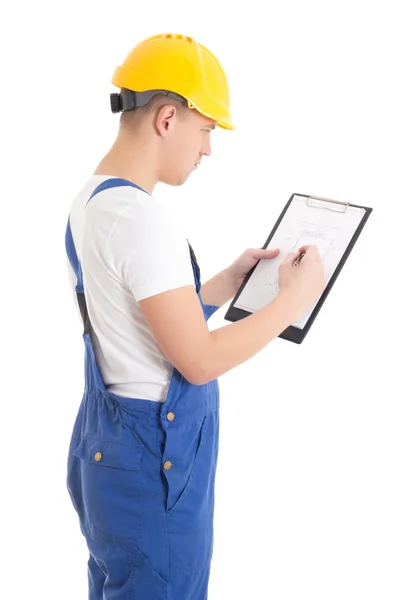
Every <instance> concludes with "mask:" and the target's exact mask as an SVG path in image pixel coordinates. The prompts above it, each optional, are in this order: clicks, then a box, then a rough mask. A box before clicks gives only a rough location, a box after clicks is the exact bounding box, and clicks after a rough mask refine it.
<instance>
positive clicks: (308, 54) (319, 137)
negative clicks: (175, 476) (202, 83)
mask: <svg viewBox="0 0 400 600" xmlns="http://www.w3.org/2000/svg"><path fill="white" fill-rule="evenodd" d="M396 4H397V3H396V2H385V1H382V0H381V1H380V2H366V1H363V2H355V1H351V0H347V1H346V2H342V1H338V0H336V1H335V2H323V1H318V2H317V1H315V2H312V1H310V0H305V1H303V2H294V1H293V2H289V1H280V2H277V1H276V2H273V3H272V2H265V3H258V2H257V3H256V2H255V1H254V0H249V1H247V2H238V3H237V5H236V6H234V3H233V2H228V1H226V0H224V1H221V2H216V1H213V2H207V1H206V0H203V1H202V2H198V3H193V2H178V1H176V0H174V1H173V0H170V1H168V0H164V1H162V2H161V0H160V1H159V0H151V2H134V1H132V0H131V1H129V2H127V1H125V0H119V1H118V2H115V3H113V2H110V0H108V1H107V2H103V1H99V0H97V1H87V0H81V2H79V3H78V2H73V1H70V2H67V3H64V4H60V3H58V2H51V3H50V2H43V1H40V0H39V1H36V2H32V3H28V2H20V3H15V4H12V5H11V3H9V4H8V8H7V9H3V16H2V18H1V21H2V35H1V57H2V77H1V82H2V84H1V85H2V100H1V102H2V110H1V113H0V118H1V143H2V148H3V149H2V179H1V198H2V202H1V210H2V215H3V218H2V221H1V226H2V235H1V243H2V251H3V255H2V256H3V261H2V271H3V292H2V302H3V311H4V312H3V317H4V318H3V325H2V340H3V353H2V355H3V361H2V366H3V368H2V391H3V393H2V420H1V430H2V431H1V438H0V440H1V441H0V443H1V461H2V462H1V464H2V482H1V484H2V489H3V492H2V496H1V498H2V499H1V503H2V510H1V517H2V521H3V522H2V525H1V539H2V546H3V559H2V568H1V570H2V573H3V577H2V580H1V582H0V585H1V596H2V597H4V598H7V599H9V600H11V599H14V598H15V599H20V598H21V599H22V598H27V597H36V596H37V597H38V598H39V597H40V598H41V599H42V600H45V599H46V600H47V599H48V600H50V599H51V600H54V599H55V598H57V600H64V599H68V600H70V599H72V598H73V599H74V600H81V599H84V598H86V597H87V591H86V585H87V584H86V560H87V552H86V548H85V543H84V539H83V537H82V536H81V533H80V529H79V525H78V521H77V518H76V516H75V513H74V511H73V508H72V505H71V503H70V500H69V497H68V496H67V491H66V487H65V470H66V456H67V449H68V443H69V436H70V432H71V427H72V423H73V420H74V418H75V414H76V411H77V408H78V405H79V402H80V398H81V395H82V390H83V342H82V338H81V325H80V321H79V318H78V315H77V314H76V312H75V307H74V305H73V299H72V295H71V291H70V288H69V282H68V277H67V271H66V264H65V251H64V231H65V225H66V220H67V216H68V211H69V206H70V203H71V202H72V200H73V198H74V196H75V194H76V193H77V192H78V190H79V189H80V187H81V185H83V183H84V182H85V180H86V179H87V178H88V177H89V176H90V175H91V173H92V172H93V170H94V169H95V167H96V166H97V164H98V162H99V160H100V159H101V157H102V156H103V154H104V153H105V152H106V151H107V150H108V148H109V147H110V146H111V144H112V142H113V139H114V136H115V135H116V133H117V127H118V117H117V116H116V115H112V113H111V111H110V109H109V94H110V92H113V91H116V88H114V87H113V86H112V85H111V83H110V78H111V76H112V73H113V70H114V68H115V66H116V65H117V64H120V63H121V62H122V61H123V59H124V57H125V56H126V54H127V53H128V51H129V50H130V48H131V47H132V46H133V45H134V44H135V43H136V42H138V41H139V40H141V39H142V38H144V37H146V36H148V35H152V34H155V33H159V32H163V31H169V30H170V31H172V32H178V33H185V34H187V35H191V36H194V37H196V38H197V39H198V40H199V41H201V42H202V43H203V44H205V45H206V46H208V47H209V48H210V49H211V50H212V51H213V52H214V53H215V54H216V55H217V56H218V57H219V59H220V60H221V62H222V64H223V66H224V68H225V71H226V73H227V75H228V78H229V82H230V88H231V95H232V110H233V115H234V119H235V122H236V125H237V128H238V129H237V131H235V132H225V131H218V130H217V131H215V132H214V134H213V156H211V157H210V158H209V159H207V160H206V161H203V164H202V166H201V168H200V169H199V170H198V171H196V173H194V174H193V175H192V176H191V178H190V180H189V181H188V182H187V184H186V185H184V186H183V187H181V188H167V187H166V186H159V187H158V188H156V194H157V195H158V197H160V198H162V199H164V200H165V201H166V202H168V203H170V204H171V206H173V207H174V208H176V210H177V211H178V212H179V215H180V216H181V218H182V219H184V221H185V222H186V226H187V231H188V237H189V238H190V240H191V243H192V245H193V247H194V249H195V251H196V254H197V257H198V260H199V263H200V266H201V271H202V279H203V281H205V280H206V279H207V278H209V277H211V276H212V275H213V274H214V273H215V272H217V271H218V270H220V269H222V268H225V267H226V266H228V264H230V263H231V262H232V261H233V260H234V259H235V258H236V257H237V256H238V255H239V254H241V253H242V252H243V251H244V250H245V249H246V248H247V247H251V246H253V247H257V246H259V247H260V246H262V245H263V244H264V242H265V240H266V238H267V236H268V234H269V231H270V229H271V227H272V225H273V224H274V222H275V220H276V218H277V216H278V215H279V213H280V211H281V209H282V207H283V206H284V204H285V203H286V201H287V200H288V198H289V197H290V195H291V194H292V193H293V192H298V193H306V194H314V195H320V196H326V197H331V198H338V199H342V200H346V201H350V202H353V203H356V204H364V205H367V206H372V207H373V208H374V212H373V213H372V216H371V218H370V220H369V222H368V223H367V225H366V227H365V229H364V232H363V234H362V236H361V237H360V239H359V241H358V243H357V245H356V247H355V248H354V250H353V252H352V254H351V256H350V258H349V260H348V262H347V263H346V265H345V267H344V270H343V271H342V274H341V275H340V278H339V279H338V281H337V282H336V284H335V286H334V289H333V291H332V292H331V294H330V296H329V298H328V300H327V301H326V303H325V305H324V307H323V309H322V311H321V312H320V314H319V316H318V318H317V320H316V321H315V323H314V325H313V327H312V329H311V331H310V333H309V334H308V336H307V338H306V340H305V342H304V343H303V344H302V345H301V346H297V345H295V344H291V343H289V342H286V341H283V340H280V339H277V340H275V341H274V342H272V343H271V344H270V345H269V346H268V347H266V348H265V349H264V350H263V351H262V352H260V353H259V354H258V355H257V356H255V357H254V358H252V359H251V360H249V361H247V362H246V363H245V364H242V365H241V366H239V367H238V368H236V369H235V370H233V371H231V372H229V373H227V374H225V375H224V376H223V377H221V379H220V387H221V402H222V408H221V419H222V422H221V441H220V459H219V465H218V471H217V500H216V501H217V504H216V518H215V552H214V560H213V567H212V574H211V580H210V590H209V599H210V600H221V599H225V598H229V599H232V600H239V599H240V600H242V599H244V598H246V599H250V598H254V599H257V600H294V599H295V600H297V599H303V598H304V599H306V600H322V599H323V600H331V599H332V600H338V599H339V598H340V600H355V599H362V600H381V599H383V598H384V599H385V600H395V599H396V600H398V598H399V597H400V577H399V560H400V517H399V514H400V511H399V507H400V485H399V450H400V448H399V446H400V436H399V416H400V409H399V399H400V394H399V386H398V369H399V351H398V340H399V339H400V338H399V334H400V329H399V318H398V312H399V295H398V292H395V291H394V288H395V287H396V288H397V290H398V283H397V280H398V273H399V259H398V257H399V254H400V246H399V242H398V239H399V235H398V231H399V216H400V211H399V190H400V186H399V165H400V152H399V140H400V119H399V113H400V111H399V107H400V94H399V89H400V88H399V56H400V42H399V35H398V17H397V16H396ZM10 6H12V8H10ZM227 307H228V305H226V306H225V307H223V308H222V309H221V310H220V311H219V312H218V313H217V314H216V315H214V316H213V317H212V319H211V320H210V322H209V324H210V328H216V327H220V326H225V325H226V326H229V324H228V323H227V322H226V321H224V314H225V312H226V309H227ZM4 557H5V558H4ZM4 561H5V562H4ZM5 573H6V574H7V575H6V576H5V575H4V574H5ZM143 600H144V599H143Z"/></svg>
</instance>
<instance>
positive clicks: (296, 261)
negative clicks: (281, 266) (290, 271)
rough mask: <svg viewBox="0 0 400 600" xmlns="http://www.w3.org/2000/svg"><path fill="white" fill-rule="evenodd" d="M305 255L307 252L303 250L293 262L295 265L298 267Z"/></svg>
mask: <svg viewBox="0 0 400 600" xmlns="http://www.w3.org/2000/svg"><path fill="white" fill-rule="evenodd" d="M304 255H305V252H302V253H301V254H299V256H298V257H297V258H296V260H295V261H294V263H293V266H294V267H297V265H298V264H299V263H300V261H301V259H302V258H303V256H304Z"/></svg>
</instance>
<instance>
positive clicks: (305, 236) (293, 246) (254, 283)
mask: <svg viewBox="0 0 400 600" xmlns="http://www.w3.org/2000/svg"><path fill="white" fill-rule="evenodd" d="M364 214H365V209H363V208H358V207H354V206H346V207H345V209H343V208H340V209H339V210H338V209H337V208H335V207H334V205H332V204H331V202H329V201H326V202H324V201H323V200H318V201H314V202H312V203H311V202H310V201H309V198H307V197H304V196H294V197H293V200H292V202H291V203H290V205H289V207H288V209H287V211H286V213H285V215H284V217H283V219H282V221H281V222H280V224H279V226H278V228H277V230H276V231H275V233H274V235H273V237H272V239H271V241H270V242H269V244H268V247H269V248H279V249H280V254H279V256H277V257H276V258H274V259H271V260H270V259H267V260H261V261H260V262H259V263H258V265H257V267H256V268H255V269H254V272H253V273H252V275H251V277H250V278H249V280H248V282H247V283H246V285H245V287H244V288H243V290H242V292H241V293H240V295H239V296H238V298H237V299H236V302H235V304H234V305H233V306H234V307H236V308H240V309H242V310H245V311H247V312H256V311H257V310H260V309H261V308H264V306H266V305H267V304H269V302H271V301H272V300H273V299H274V298H275V296H276V295H277V293H278V291H279V285H278V268H279V265H280V263H281V262H282V260H283V259H284V258H285V256H286V255H287V254H289V253H290V252H296V251H297V250H298V249H299V248H300V247H301V246H304V245H309V244H312V245H315V246H317V248H318V250H319V252H320V254H321V258H322V262H323V265H324V272H325V281H326V284H327V283H328V282H329V280H330V278H331V276H332V275H333V273H334V271H335V269H336V267H337V265H338V264H339V262H340V260H341V258H342V256H343V254H344V253H345V252H346V249H347V246H348V245H349V243H350V241H351V239H352V237H353V235H354V233H355V231H356V229H357V227H358V226H359V224H360V222H361V220H362V218H363V216H364ZM317 302H318V299H317V300H316V302H315V303H314V305H313V306H312V307H310V309H309V310H307V311H306V312H305V313H304V314H303V315H302V316H301V317H300V318H299V319H298V320H297V321H296V322H295V323H292V325H293V327H298V328H299V329H303V328H304V326H305V325H306V323H307V320H308V319H309V317H310V315H311V313H312V311H313V309H314V307H315V304H316V303H317Z"/></svg>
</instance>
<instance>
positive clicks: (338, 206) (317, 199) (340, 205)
mask: <svg viewBox="0 0 400 600" xmlns="http://www.w3.org/2000/svg"><path fill="white" fill-rule="evenodd" d="M325 202H329V204H328V206H325V205H324V203H325ZM307 205H308V206H312V207H313V208H326V209H327V210H333V211H335V212H341V213H345V212H346V210H347V207H348V206H349V202H343V201H342V200H331V199H330V198H322V196H308V199H307Z"/></svg>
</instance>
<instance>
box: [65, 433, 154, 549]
mask: <svg viewBox="0 0 400 600" xmlns="http://www.w3.org/2000/svg"><path fill="white" fill-rule="evenodd" d="M142 454H143V444H142V443H141V442H139V441H134V442H132V443H131V442H129V443H123V442H120V441H116V440H113V439H109V438H104V437H97V436H94V435H85V436H84V437H83V439H82V440H81V442H80V444H79V445H78V446H77V448H76V449H75V451H74V452H73V455H74V457H75V459H74V462H73V464H72V467H71V473H70V476H69V490H70V494H71V495H72V497H73V500H74V504H75V507H76V510H77V511H78V514H79V517H80V519H81V521H82V523H83V525H84V529H85V531H87V532H88V533H89V534H90V535H91V536H92V537H93V538H94V539H101V540H104V541H107V542H109V543H114V544H117V545H124V546H137V544H139V543H140V542H141V540H142V537H143V515H142V491H141V487H140V481H139V475H140V466H141V460H142Z"/></svg>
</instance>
